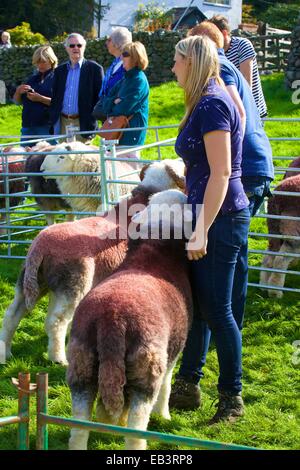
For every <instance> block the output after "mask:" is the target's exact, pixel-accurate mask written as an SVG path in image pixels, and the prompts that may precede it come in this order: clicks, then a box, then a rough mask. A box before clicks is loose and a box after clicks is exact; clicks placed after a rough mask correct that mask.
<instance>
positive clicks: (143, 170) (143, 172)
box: [140, 163, 150, 181]
mask: <svg viewBox="0 0 300 470" xmlns="http://www.w3.org/2000/svg"><path fill="white" fill-rule="evenodd" d="M149 166H150V163H147V164H146V165H144V166H143V167H142V169H141V171H140V180H141V181H143V179H144V178H145V173H146V171H147V170H148V168H149Z"/></svg>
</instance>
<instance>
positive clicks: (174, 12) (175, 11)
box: [166, 7, 207, 28]
mask: <svg viewBox="0 0 300 470" xmlns="http://www.w3.org/2000/svg"><path fill="white" fill-rule="evenodd" d="M186 9H187V7H175V8H171V10H168V11H167V12H166V15H168V16H172V28H173V27H174V26H175V25H176V23H177V21H178V20H179V19H180V18H181V16H182V15H183V13H184V12H185V10H186ZM190 16H193V17H194V18H196V19H197V20H200V21H204V20H206V19H207V18H206V16H205V15H204V13H202V11H200V10H199V8H198V7H190V8H189V9H188V10H187V12H186V14H185V15H184V16H183V18H182V20H181V22H180V25H181V26H183V25H184V24H185V21H186V20H187V18H188V17H190ZM189 26H190V25H189Z"/></svg>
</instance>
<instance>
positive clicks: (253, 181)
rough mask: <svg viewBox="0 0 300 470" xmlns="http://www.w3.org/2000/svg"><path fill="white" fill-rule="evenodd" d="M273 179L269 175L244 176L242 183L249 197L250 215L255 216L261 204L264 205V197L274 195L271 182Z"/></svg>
mask: <svg viewBox="0 0 300 470" xmlns="http://www.w3.org/2000/svg"><path fill="white" fill-rule="evenodd" d="M271 181H272V179H271V178H269V177H268V176H243V177H242V183H243V186H244V191H245V193H246V195H247V197H248V199H249V202H250V204H249V210H250V216H251V217H253V216H254V215H255V214H256V212H257V211H258V209H259V208H260V206H261V205H262V203H263V201H264V198H265V197H269V196H272V194H271V191H270V184H271Z"/></svg>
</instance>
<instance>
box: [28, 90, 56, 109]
mask: <svg viewBox="0 0 300 470" xmlns="http://www.w3.org/2000/svg"><path fill="white" fill-rule="evenodd" d="M27 98H28V99H29V100H30V101H35V102H38V103H42V104H45V105H46V106H50V104H51V98H49V96H43V95H40V94H39V93H37V92H36V91H34V92H32V93H31V92H30V93H27Z"/></svg>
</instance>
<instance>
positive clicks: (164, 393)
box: [152, 361, 176, 419]
mask: <svg viewBox="0 0 300 470" xmlns="http://www.w3.org/2000/svg"><path fill="white" fill-rule="evenodd" d="M175 364H176V361H175V362H174V363H173V364H172V365H171V366H170V367H169V368H168V369H167V371H166V373H165V376H164V378H163V383H162V384H161V387H160V390H159V394H158V397H157V400H156V403H155V404H154V407H153V410H152V411H153V413H157V414H159V415H161V416H162V417H163V418H165V419H171V415H170V412H169V398H170V394H171V386H172V374H173V369H174V367H175Z"/></svg>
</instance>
